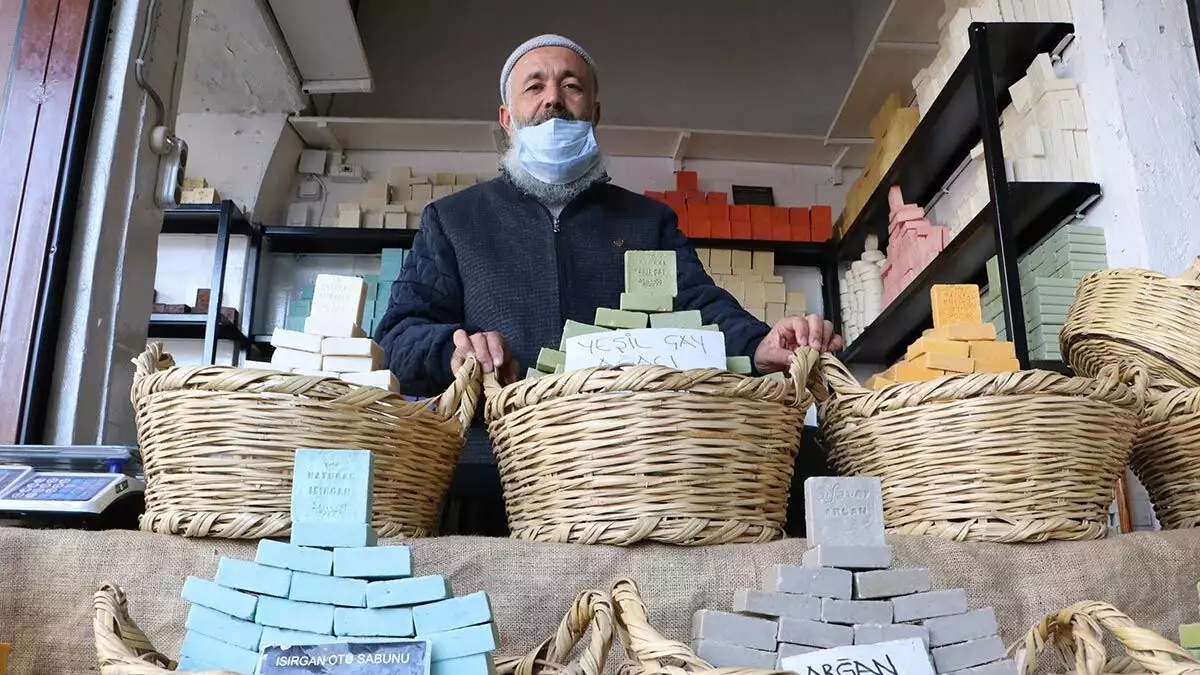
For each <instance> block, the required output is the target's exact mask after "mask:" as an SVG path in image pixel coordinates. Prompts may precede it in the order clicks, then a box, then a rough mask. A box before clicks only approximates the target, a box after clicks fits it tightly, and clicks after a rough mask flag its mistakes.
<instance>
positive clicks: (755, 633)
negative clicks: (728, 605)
mask: <svg viewBox="0 0 1200 675" xmlns="http://www.w3.org/2000/svg"><path fill="white" fill-rule="evenodd" d="M776 630H777V626H776V624H775V622H774V621H768V620H767V619H757V618H754V617H751V616H742V615H740V614H732V613H730V612H716V611H713V610H711V609H702V610H700V611H698V612H696V614H695V615H694V616H693V617H692V637H693V638H695V639H697V640H712V641H714V642H724V643H725V644H731V645H737V646H739V647H749V648H751V649H761V650H763V651H775V638H776Z"/></svg>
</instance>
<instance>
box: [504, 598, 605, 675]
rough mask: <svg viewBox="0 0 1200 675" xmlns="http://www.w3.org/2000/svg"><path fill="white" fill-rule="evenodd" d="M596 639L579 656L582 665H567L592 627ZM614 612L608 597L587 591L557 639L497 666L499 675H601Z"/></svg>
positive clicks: (557, 632) (561, 627)
mask: <svg viewBox="0 0 1200 675" xmlns="http://www.w3.org/2000/svg"><path fill="white" fill-rule="evenodd" d="M589 627H591V629H592V637H591V640H590V641H589V642H588V644H587V646H586V647H585V648H584V650H583V653H582V654H580V656H579V663H578V664H575V665H564V664H566V662H567V661H568V660H569V659H570V658H571V652H572V651H573V650H574V649H575V646H576V645H578V644H579V641H580V640H581V639H582V638H583V634H584V633H586V632H587V630H588V628H589ZM612 639H613V609H612V603H611V602H610V601H609V598H608V596H607V595H606V594H604V593H601V592H600V591H583V592H582V593H580V594H579V595H578V596H577V597H576V598H575V602H574V603H572V605H571V609H570V610H569V611H568V612H567V615H566V616H564V617H563V620H562V622H560V623H559V624H558V630H557V631H556V632H555V633H554V637H552V638H550V639H548V640H546V641H545V642H543V643H542V644H540V645H538V647H537V648H536V649H534V650H533V651H531V652H529V653H528V654H526V655H525V656H523V657H521V658H517V659H508V660H505V661H501V662H499V663H497V664H496V672H497V673H498V675H542V674H549V673H583V674H584V675H600V674H601V673H603V672H604V663H605V661H606V660H607V659H608V652H609V650H611V649H612Z"/></svg>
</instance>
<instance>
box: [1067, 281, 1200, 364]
mask: <svg viewBox="0 0 1200 675" xmlns="http://www.w3.org/2000/svg"><path fill="white" fill-rule="evenodd" d="M1197 276H1200V260H1198V261H1197V262H1196V265H1194V266H1193V267H1192V270H1191V271H1190V272H1188V273H1187V274H1186V275H1185V276H1183V277H1168V276H1165V275H1162V274H1158V273H1157V272H1147V271H1144V270H1131V269H1120V270H1104V271H1102V272H1094V273H1092V274H1089V275H1088V276H1086V277H1084V279H1083V281H1081V282H1079V290H1078V291H1077V292H1076V294H1075V302H1074V303H1072V305H1071V311H1070V312H1069V313H1068V314H1067V321H1066V323H1065V324H1063V329H1062V333H1061V334H1060V337H1059V339H1060V341H1061V342H1062V345H1061V346H1062V352H1063V354H1064V355H1065V356H1066V357H1067V361H1068V362H1069V363H1070V364H1071V367H1072V368H1074V369H1075V372H1077V373H1079V374H1080V375H1084V376H1092V375H1095V374H1096V373H1098V372H1100V369H1101V368H1103V367H1104V366H1107V365H1116V366H1118V367H1121V368H1126V367H1129V366H1132V365H1135V364H1137V365H1142V366H1145V368H1146V369H1147V370H1148V371H1149V372H1150V375H1151V376H1152V377H1155V378H1167V379H1170V380H1174V381H1175V382H1178V383H1179V384H1180V386H1184V387H1200V339H1198V338H1197V337H1196V336H1197V330H1200V280H1197V279H1196V277H1197Z"/></svg>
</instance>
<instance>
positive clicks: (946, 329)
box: [929, 323, 996, 342]
mask: <svg viewBox="0 0 1200 675" xmlns="http://www.w3.org/2000/svg"><path fill="white" fill-rule="evenodd" d="M929 335H930V336H931V337H935V338H941V339H943V340H959V341H962V342H981V341H983V340H995V339H996V327H995V326H993V325H992V324H990V323H952V324H950V325H949V326H942V327H940V328H934V329H933V331H931V332H930V333H929Z"/></svg>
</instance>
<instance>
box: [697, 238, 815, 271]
mask: <svg viewBox="0 0 1200 675" xmlns="http://www.w3.org/2000/svg"><path fill="white" fill-rule="evenodd" d="M688 241H690V242H691V243H692V245H693V246H695V247H696V248H727V249H735V250H739V251H773V252H774V253H775V264H776V265H785V266H788V267H824V266H825V263H826V262H827V261H828V260H829V259H830V256H832V255H833V254H834V252H833V244H832V243H829V242H811V241H751V240H745V239H689V240H688Z"/></svg>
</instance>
